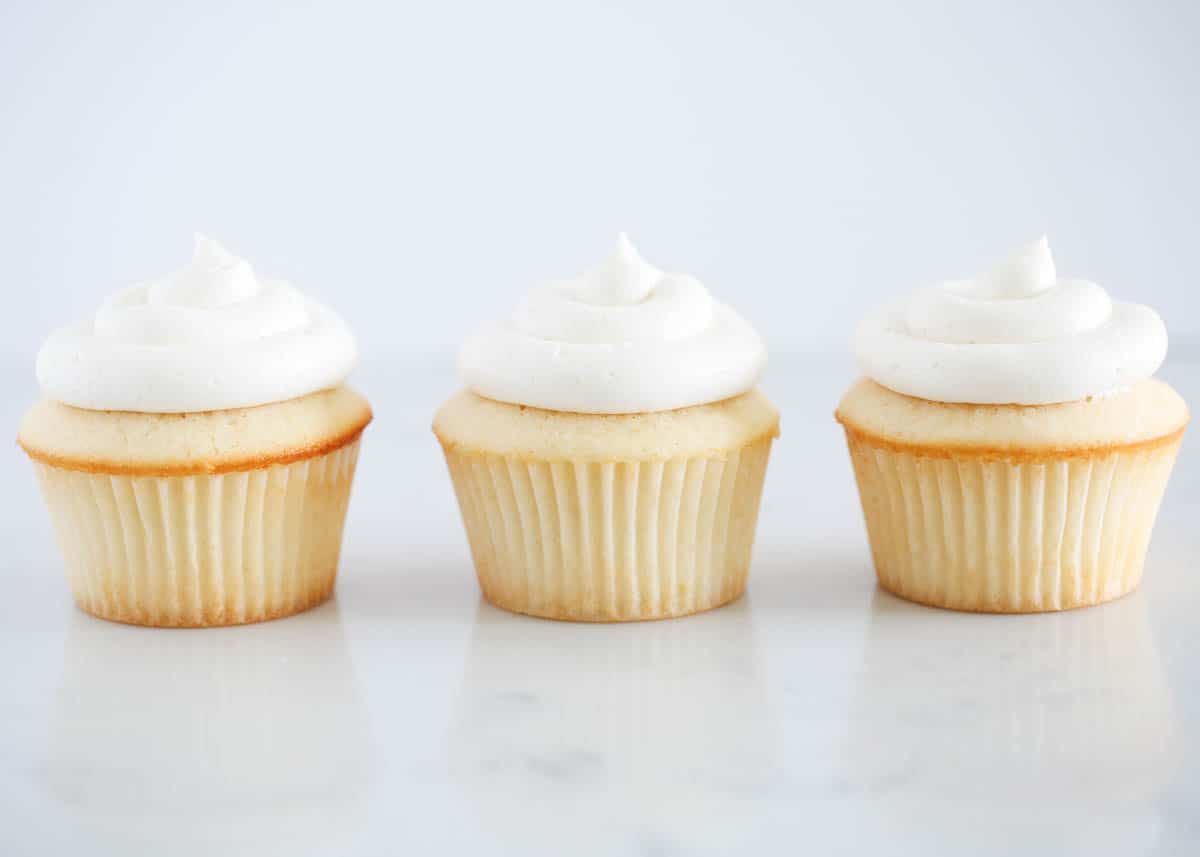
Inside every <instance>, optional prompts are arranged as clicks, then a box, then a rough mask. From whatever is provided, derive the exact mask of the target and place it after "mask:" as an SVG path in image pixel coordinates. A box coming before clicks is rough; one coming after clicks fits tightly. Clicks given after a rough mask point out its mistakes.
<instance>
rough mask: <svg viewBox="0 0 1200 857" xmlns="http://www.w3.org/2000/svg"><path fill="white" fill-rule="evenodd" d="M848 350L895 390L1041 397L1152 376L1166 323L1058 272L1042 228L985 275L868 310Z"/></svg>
mask: <svg viewBox="0 0 1200 857" xmlns="http://www.w3.org/2000/svg"><path fill="white" fill-rule="evenodd" d="M854 351H855V355H856V357H857V358H858V362H859V366H860V368H861V369H862V371H863V373H864V374H865V375H867V376H868V377H870V378H871V379H873V380H874V381H876V382H878V383H879V384H882V385H883V386H885V387H888V388H890V389H892V390H895V391H896V392H898V393H904V394H906V395H910V396H915V397H917V398H922V399H929V400H933V401H941V402H967V403H976V404H1022V405H1044V404H1052V403H1055V402H1068V401H1075V400H1078V399H1084V398H1087V397H1088V396H1096V395H1103V394H1106V393H1110V392H1113V391H1115V390H1119V389H1121V388H1123V387H1127V386H1129V385H1130V384H1132V383H1133V382H1135V381H1138V380H1141V379H1142V378H1148V377H1150V376H1151V375H1153V374H1154V372H1155V371H1156V370H1157V369H1158V367H1159V366H1160V365H1161V364H1162V361H1163V358H1164V357H1165V356H1166V351H1167V332H1166V328H1165V327H1164V326H1163V323H1162V319H1160V318H1159V317H1158V315H1157V314H1156V313H1155V312H1154V311H1153V310H1151V309H1149V308H1148V307H1144V306H1139V305H1137V304H1126V303H1117V302H1114V301H1113V300H1112V299H1111V298H1110V297H1109V296H1108V293H1107V292H1105V291H1104V289H1102V288H1100V286H1098V285H1096V284H1095V283H1090V282H1086V281H1084V280H1067V279H1059V277H1058V274H1057V271H1056V270H1055V267H1054V259H1053V257H1052V256H1051V255H1050V246H1049V243H1048V242H1047V240H1046V239H1045V238H1044V237H1043V238H1041V239H1039V240H1038V241H1035V242H1033V243H1032V244H1029V245H1027V246H1025V247H1023V248H1022V249H1021V250H1019V251H1018V252H1017V253H1015V254H1014V255H1013V256H1011V257H1010V258H1009V259H1008V260H1006V261H1005V262H1004V263H1002V264H1001V265H1000V266H998V267H997V268H995V269H994V270H992V271H991V272H989V273H987V274H984V275H983V276H980V277H977V278H975V279H972V280H966V281H960V282H951V283H945V284H943V285H940V286H934V287H931V288H925V289H920V290H918V291H917V292H916V293H915V294H913V295H912V296H911V297H910V298H909V299H908V300H907V301H904V302H902V303H900V304H897V305H893V306H891V307H887V308H885V309H883V310H880V311H878V312H875V313H873V314H872V315H870V316H868V318H867V319H866V320H864V321H863V323H862V324H860V325H859V328H858V331H857V332H856V334H855V339H854Z"/></svg>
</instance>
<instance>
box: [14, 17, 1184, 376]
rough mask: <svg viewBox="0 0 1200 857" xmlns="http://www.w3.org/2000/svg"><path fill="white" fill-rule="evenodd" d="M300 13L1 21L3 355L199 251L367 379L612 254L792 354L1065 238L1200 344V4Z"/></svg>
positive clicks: (1074, 262) (1062, 258)
mask: <svg viewBox="0 0 1200 857" xmlns="http://www.w3.org/2000/svg"><path fill="white" fill-rule="evenodd" d="M79 5H80V6H82V5H83V4H79ZM296 5H299V4H291V3H280V4H242V3H229V2H216V1H215V0H212V1H211V2H205V3H203V4H197V5H194V6H192V7H190V8H188V7H184V6H181V5H179V4H160V3H137V4H130V3H124V4H115V5H114V4H104V7H103V8H101V6H100V4H95V7H94V8H71V7H70V6H69V5H62V4H51V3H45V4H43V3H36V4H35V3H14V2H8V3H5V4H4V5H3V6H0V117H2V123H3V124H2V128H0V230H2V234H3V239H2V245H0V246H3V248H4V273H3V284H4V289H5V293H6V298H7V299H6V303H5V312H4V313H2V314H0V319H2V321H0V324H2V325H3V328H2V329H0V334H2V336H0V342H2V343H3V347H4V348H5V349H8V350H9V352H10V356H11V357H12V358H14V359H17V360H22V361H29V362H30V363H31V362H32V355H33V353H34V351H35V350H36V348H37V345H38V343H39V342H40V340H41V339H42V337H43V336H44V334H45V333H46V332H47V330H48V329H49V328H50V327H52V326H54V325H56V324H59V323H62V322H64V321H66V320H68V319H70V318H72V317H76V316H81V315H83V314H85V313H87V312H89V311H90V310H91V308H92V307H93V306H94V305H95V303H96V302H97V300H98V299H99V298H100V296H101V295H102V294H103V293H105V292H107V291H109V290H111V289H113V288H115V287H118V286H120V285H124V284H127V283H129V282H132V281H136V280H140V279H144V278H147V277H151V276H155V275H158V274H161V273H164V272H166V271H168V270H170V269H171V268H173V267H175V266H176V265H178V264H180V263H182V262H183V261H184V260H185V259H186V257H187V254H188V253H189V252H190V241H191V233H192V232H193V230H197V229H198V230H201V231H205V232H207V233H209V234H211V235H212V236H214V237H216V238H218V239H219V240H221V241H222V242H224V243H226V244H227V245H228V246H229V247H230V248H231V249H233V250H234V251H236V252H238V253H240V254H242V255H245V256H246V257H247V258H249V259H250V260H251V261H252V262H253V263H254V264H255V266H256V267H257V269H258V270H260V271H261V272H263V273H267V274H275V275H280V276H284V277H286V278H288V279H289V280H291V281H292V282H293V283H294V284H296V285H297V286H299V287H301V288H302V289H305V290H308V291H311V292H313V293H314V294H316V295H318V296H320V297H322V298H323V299H325V300H327V301H328V302H329V303H332V304H334V305H335V306H336V307H337V308H338V309H339V310H340V311H341V312H342V313H343V314H344V315H345V316H346V317H347V319H348V320H349V321H350V323H351V324H352V325H353V327H354V328H355V329H356V331H357V332H358V334H359V336H360V339H361V342H362V346H363V350H364V352H365V353H366V355H367V356H368V358H369V357H371V356H386V355H387V354H389V353H391V352H394V351H400V350H428V349H445V350H446V351H448V350H449V349H450V348H451V347H452V345H453V344H454V343H455V342H457V341H458V340H459V339H460V338H461V336H462V335H463V333H464V332H465V331H466V330H467V329H469V327H470V326H471V325H473V324H474V323H476V322H477V321H479V320H481V319H482V318H484V317H487V316H492V315H496V314H499V313H502V312H505V311H507V309H508V308H509V307H510V306H511V305H512V303H513V302H514V300H515V298H516V296H517V294H518V292H519V291H520V290H522V289H524V288H525V287H527V286H528V285H529V284H531V283H534V282H537V281H541V280H543V279H546V278H549V277H553V276H559V275H570V274H573V273H575V272H577V271H579V270H581V269H582V268H584V267H586V266H589V265H591V264H593V263H595V262H597V261H598V260H599V259H600V257H601V256H602V255H604V254H605V253H607V252H608V250H609V248H610V246H611V244H612V241H613V239H614V236H615V233H616V232H617V230H619V229H625V230H628V231H629V232H630V234H631V235H632V236H633V238H634V240H635V241H636V242H637V243H638V244H639V245H640V247H641V249H642V250H643V252H644V254H645V255H646V257H647V258H648V259H649V260H650V261H651V262H653V263H655V264H658V265H660V266H662V267H665V268H668V269H676V270H686V271H688V272H691V273H695V274H697V275H699V276H700V277H701V278H702V279H703V280H704V281H705V282H706V283H707V284H708V285H709V286H710V287H711V288H712V289H713V290H714V291H715V292H717V293H718V294H719V295H720V296H721V297H722V298H723V299H725V300H727V301H728V302H730V303H733V304H735V305H736V306H737V307H738V308H739V309H740V310H742V312H743V313H744V314H745V315H746V316H747V317H749V318H750V319H751V320H752V321H753V322H754V323H755V324H756V325H758V326H759V328H760V329H761V330H762V331H763V332H764V333H765V334H766V336H767V337H768V340H769V342H770V345H771V347H772V348H773V349H776V350H809V349H817V348H826V347H830V346H834V347H840V346H841V345H842V344H843V343H844V342H845V340H846V339H847V337H848V335H849V331H850V329H851V327H852V325H853V323H854V321H855V319H856V318H858V317H859V316H860V315H861V314H862V312H863V311H864V310H865V309H866V308H867V307H868V306H869V305H871V304H873V303H876V302H878V301H880V300H882V299H885V298H886V297H887V296H889V295H892V294H896V293H898V292H899V291H901V290H905V289H908V288H911V287H913V286H916V285H919V284H923V283H926V282H929V281H933V280H939V279H943V278H948V277H952V276H959V275H965V274H969V273H972V272H974V271H976V270H978V269H980V268H981V267H983V266H984V265H986V264H988V263H990V262H991V261H994V260H995V259H996V258H998V257H1000V256H1002V255H1003V254H1005V253H1006V252H1007V251H1008V250H1009V249H1011V248H1012V247H1014V246H1015V245H1017V244H1018V243H1020V242H1022V241H1025V240H1028V239H1031V238H1033V237H1035V236H1036V235H1037V234H1038V233H1040V232H1042V231H1047V232H1049V233H1050V236H1051V243H1052V246H1053V248H1054V249H1055V252H1056V257H1057V259H1058V262H1059V268H1060V270H1061V271H1064V272H1066V273H1069V274H1072V275H1079V276H1088V277H1091V278H1093V279H1096V280H1098V281H1099V282H1101V283H1102V284H1103V285H1105V286H1106V287H1107V288H1109V289H1110V290H1112V291H1113V292H1114V293H1115V294H1117V295H1119V296H1120V297H1122V298H1124V299H1128V300H1140V301H1143V302H1146V303H1150V304H1152V305H1154V306H1156V307H1157V308H1158V309H1159V310H1160V312H1162V314H1163V315H1164V317H1165V318H1166V320H1167V322H1168V326H1169V327H1170V329H1171V331H1172V334H1173V335H1174V337H1175V339H1174V341H1175V343H1176V344H1177V345H1178V344H1180V343H1181V342H1182V341H1183V340H1185V339H1186V338H1187V337H1189V336H1195V335H1196V334H1200V315H1198V314H1197V313H1196V312H1195V311H1194V309H1195V307H1196V301H1195V297H1194V295H1195V292H1196V285H1197V281H1198V280H1200V250H1198V247H1200V243H1198V242H1197V228H1198V227H1200V222H1198V220H1200V218H1198V216H1197V211H1198V207H1197V200H1198V199H1200V169H1198V168H1197V166H1196V160H1197V156H1196V152H1197V151H1200V95H1198V92H1200V89H1198V87H1200V73H1198V65H1200V61H1198V60H1197V52H1196V45H1197V42H1198V40H1200V4H1195V3H1188V2H1182V0H1181V2H1174V3H1172V2H1163V3H1158V4H1143V3H1134V2H1128V3H1116V2H1099V3H1098V2H1089V3H1055V4H1042V3H1036V4H1023V3H1004V4H991V5H992V6H993V8H991V9H984V8H982V7H983V5H984V4H963V5H961V6H956V5H948V4H930V3H903V4H893V3H875V4H855V3H830V4H827V6H826V5H825V4H822V5H820V6H817V5H815V4H814V5H813V6H812V7H811V8H806V6H805V4H795V3H783V2H771V3H768V2H760V3H745V4H739V3H735V2H727V3H641V2H617V3H605V4H603V5H600V4H596V5H590V4H589V5H586V6H585V5H576V4H566V3H555V2H531V0H506V2H503V3H490V2H482V0H480V2H457V3H454V2H450V3H420V4H416V3H414V4H409V5H401V4H378V5H376V4H366V3H348V2H338V3H313V4H305V7H304V8H299V9H294V8H291V7H292V6H296Z"/></svg>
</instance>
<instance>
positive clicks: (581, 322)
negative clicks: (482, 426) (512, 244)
mask: <svg viewBox="0 0 1200 857" xmlns="http://www.w3.org/2000/svg"><path fill="white" fill-rule="evenodd" d="M766 359H767V353H766V348H765V347H764V346H763V342H762V340H761V339H760V338H759V336H758V334H757V333H755V332H754V329H753V328H751V327H750V325H749V324H747V323H746V322H745V321H744V320H743V319H742V318H741V317H740V316H738V315H737V314H736V313H735V312H734V311H733V310H731V309H729V308H728V307H726V306H724V305H722V304H719V303H717V302H716V301H714V300H713V298H712V296H711V295H710V294H709V293H708V290H707V289H705V288H704V286H703V285H701V284H700V282H699V281H698V280H696V279H694V278H693V277H689V276H686V275H684V274H668V273H663V272H662V271H660V270H658V269H657V268H654V267H652V266H651V265H648V264H647V263H646V262H645V261H644V260H643V259H642V257H641V256H639V255H638V252H637V250H635V249H634V247H633V245H632V244H630V242H629V239H628V238H626V237H625V235H623V234H622V235H621V236H620V238H619V239H618V242H617V250H616V252H615V253H614V254H613V256H612V257H611V258H610V259H609V260H608V261H607V262H605V263H604V264H603V265H601V266H600V267H598V268H596V269H594V270H592V271H589V272H587V273H586V274H584V275H583V276H581V277H579V278H577V279H574V280H565V281H559V282H554V283H550V284H548V285H546V286H543V287H541V288H538V289H535V290H533V291H532V292H530V293H529V294H528V295H526V296H525V298H524V299H523V300H522V301H521V303H520V304H519V305H518V307H517V310H516V312H515V313H514V314H513V316H512V318H511V319H509V320H508V321H502V322H495V323H492V324H489V325H487V326H485V327H484V328H483V329H482V330H480V331H479V332H478V333H476V334H475V335H474V336H472V337H471V338H470V339H468V340H467V342H466V344H465V345H464V346H463V348H462V351H461V353H460V355H459V369H460V371H461V373H462V376H463V380H464V382H465V383H466V385H467V387H468V388H470V389H471V390H473V391H474V392H476V393H478V394H479V395H481V396H485V397H487V398H489V399H496V400H498V401H501V402H510V403H513V404H520V405H529V406H532V407H537V408H543V409H546V410H554V411H569V412H574V413H589V414H632V413H649V412H652V411H667V410H673V409H675V408H684V407H688V406H691V405H700V404H706V403H708V402H717V401H720V400H722V399H727V398H730V397H731V396H736V395H738V394H740V393H744V392H746V391H748V390H750V389H752V388H753V387H754V385H755V384H756V383H757V382H758V380H759V378H760V377H761V376H762V373H763V369H764V368H765V366H766Z"/></svg>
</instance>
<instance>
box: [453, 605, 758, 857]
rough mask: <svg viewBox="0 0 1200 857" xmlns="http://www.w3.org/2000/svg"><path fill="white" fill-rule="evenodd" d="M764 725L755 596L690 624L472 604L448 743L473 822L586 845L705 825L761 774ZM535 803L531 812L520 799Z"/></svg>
mask: <svg viewBox="0 0 1200 857" xmlns="http://www.w3.org/2000/svg"><path fill="white" fill-rule="evenodd" d="M775 732H776V725H775V723H774V718H773V716H772V713H771V710H770V708H769V706H768V703H767V695H766V676H765V671H764V662H763V656H762V651H761V648H760V645H759V642H758V640H757V638H756V633H755V624H754V610H753V606H752V600H751V599H750V598H743V599H742V600H740V601H738V602H736V603H735V604H733V605H730V606H728V607H726V608H724V609H722V610H719V611H714V612H712V613H709V614H702V615H700V616H696V617H692V618H690V619H687V620H673V621H659V622H643V623H633V624H626V625H607V626H605V625H572V624H564V623H558V622H551V621H545V620H539V619H530V618H526V617H521V616H514V615H511V614H508V613H505V612H503V611H501V610H498V609H496V608H494V607H492V606H490V605H487V604H484V603H481V604H480V606H479V610H478V612H477V613H476V616H475V625H474V628H473V630H472V634H471V639H470V643H469V647H468V654H467V661H466V666H465V669H464V672H463V679H462V688H461V690H460V692H459V695H458V697H457V699H456V701H455V705H454V713H453V718H452V725H451V729H450V733H449V738H448V743H449V748H448V753H449V765H450V770H451V774H452V776H453V778H454V780H455V782H456V783H457V784H458V785H459V786H460V787H461V788H462V789H463V791H464V792H465V793H466V794H467V795H469V798H470V800H471V802H472V804H473V805H474V807H475V809H476V811H477V812H478V814H479V815H478V818H479V820H480V822H481V823H482V824H484V825H485V829H486V830H487V831H488V832H490V833H492V834H494V835H496V836H498V837H501V839H502V840H503V841H504V842H505V843H507V844H508V845H509V846H510V847H513V848H516V847H520V846H521V845H522V844H525V845H526V846H531V847H534V848H535V850H536V849H539V848H540V849H546V848H549V847H551V846H552V845H553V844H554V843H555V842H556V841H558V842H561V839H559V838H557V837H561V836H562V835H563V831H569V830H571V829H575V830H580V829H583V828H585V827H589V823H588V821H587V819H588V818H589V817H594V813H595V810H596V808H597V807H598V806H601V805H603V806H605V807H606V809H605V812H606V813H608V814H611V815H613V816H617V817H620V818H621V819H622V821H621V824H620V825H611V826H607V827H605V826H596V825H590V829H589V832H588V836H589V843H588V845H587V853H592V852H593V851H602V850H604V848H605V847H612V848H614V849H618V850H619V849H620V847H621V845H622V844H623V843H626V842H628V841H629V837H631V836H632V837H633V838H635V839H636V838H638V837H639V831H640V835H641V838H643V839H644V838H651V837H652V836H653V834H652V831H653V830H655V829H659V828H664V827H665V828H669V829H685V830H688V829H690V830H707V831H708V835H709V836H710V837H711V836H714V835H718V833H719V830H720V829H721V827H722V826H723V825H712V824H710V821H712V820H717V821H721V822H727V821H728V820H729V819H728V817H727V816H728V814H729V813H730V811H731V809H732V808H733V807H735V806H736V805H737V803H738V802H739V801H744V800H745V799H746V798H748V797H753V796H754V795H755V794H756V793H758V792H760V791H761V790H762V789H763V788H765V787H766V785H767V783H768V782H769V781H770V779H771V778H772V777H773V774H774V771H773V768H774V764H775V748H774V742H775ZM531 806H537V807H539V811H538V812H537V813H531V812H529V811H528V809H529V807H531Z"/></svg>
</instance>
